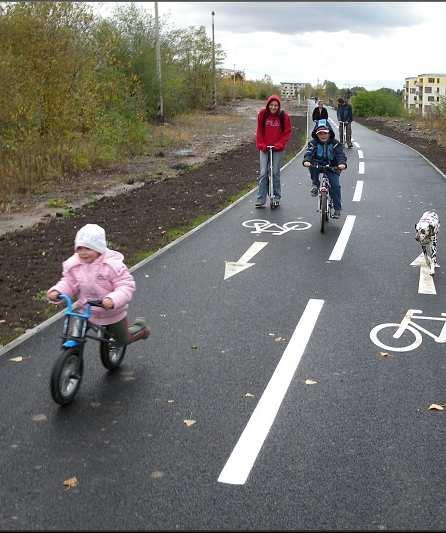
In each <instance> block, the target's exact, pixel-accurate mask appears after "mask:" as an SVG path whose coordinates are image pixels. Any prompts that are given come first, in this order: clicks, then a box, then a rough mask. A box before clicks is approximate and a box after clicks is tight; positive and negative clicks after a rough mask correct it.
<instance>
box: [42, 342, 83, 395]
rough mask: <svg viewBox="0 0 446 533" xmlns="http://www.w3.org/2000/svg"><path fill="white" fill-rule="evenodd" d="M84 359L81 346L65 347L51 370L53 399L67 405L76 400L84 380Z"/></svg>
mask: <svg viewBox="0 0 446 533" xmlns="http://www.w3.org/2000/svg"><path fill="white" fill-rule="evenodd" d="M83 373H84V361H83V358H82V355H81V352H80V348H79V347H76V348H64V349H63V350H62V352H61V353H60V355H59V356H58V358H57V359H56V362H55V363H54V367H53V371H52V372H51V382H50V390H51V396H52V397H53V400H54V401H55V402H56V403H58V404H59V405H67V404H69V403H71V402H72V401H73V400H74V397H75V396H76V394H77V392H78V390H79V387H80V385H81V381H82V375H83Z"/></svg>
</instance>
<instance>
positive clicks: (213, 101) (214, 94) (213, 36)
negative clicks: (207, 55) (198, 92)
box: [212, 11, 217, 109]
mask: <svg viewBox="0 0 446 533" xmlns="http://www.w3.org/2000/svg"><path fill="white" fill-rule="evenodd" d="M214 16H215V11H212V77H213V88H212V107H213V108H214V109H215V108H216V107H217V79H216V76H215V35H214Z"/></svg>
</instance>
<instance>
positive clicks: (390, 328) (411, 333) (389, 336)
mask: <svg viewBox="0 0 446 533" xmlns="http://www.w3.org/2000/svg"><path fill="white" fill-rule="evenodd" d="M400 325H401V324H395V323H388V324H378V325H377V326H375V327H374V328H373V329H372V330H371V331H370V340H371V341H372V342H373V343H374V344H376V346H378V347H379V348H382V349H383V350H390V351H391V352H410V351H411V350H415V348H418V346H420V344H421V342H422V341H423V337H422V335H421V333H420V332H419V331H418V330H417V329H415V328H414V327H413V326H410V325H407V326H406V329H405V330H404V332H403V334H402V335H401V337H400V339H401V342H400V344H402V346H390V345H389V344H385V342H394V343H395V344H398V340H400V339H395V338H394V337H393V335H394V334H395V333H396V331H397V330H398V328H399V327H400ZM384 330H387V331H384ZM378 333H380V337H381V339H384V341H385V342H383V340H381V339H380V338H379V337H378ZM413 337H414V338H415V339H414V340H412V338H413Z"/></svg>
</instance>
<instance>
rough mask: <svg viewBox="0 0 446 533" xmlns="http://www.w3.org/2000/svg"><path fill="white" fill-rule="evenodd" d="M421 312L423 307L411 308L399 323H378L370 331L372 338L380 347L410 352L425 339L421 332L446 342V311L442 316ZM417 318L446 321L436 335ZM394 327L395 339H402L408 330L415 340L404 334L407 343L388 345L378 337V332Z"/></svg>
mask: <svg viewBox="0 0 446 533" xmlns="http://www.w3.org/2000/svg"><path fill="white" fill-rule="evenodd" d="M421 313H423V311H422V310H421V309H409V310H408V311H407V313H406V314H405V315H404V317H403V319H402V320H401V322H400V323H399V324H396V323H387V324H378V325H377V326H375V327H374V328H373V329H372V330H371V331H370V340H371V341H372V342H373V343H374V344H376V345H377V346H379V347H380V348H383V349H384V350H390V351H394V352H409V351H411V350H415V348H418V346H420V344H421V343H422V341H423V338H422V335H421V333H424V334H425V335H428V336H429V337H431V338H432V339H434V341H435V342H437V343H440V344H442V343H445V342H446V313H441V317H436V316H419V315H420V314H421ZM416 315H418V316H416ZM415 319H417V320H438V321H441V322H444V324H443V327H442V328H441V331H440V334H439V335H435V334H434V333H431V332H430V331H428V330H427V329H426V328H423V327H422V326H420V324H417V323H416V322H415V321H414V320H415ZM394 328H396V331H395V333H394V334H393V335H392V338H393V339H400V338H401V337H403V335H404V334H405V333H406V332H410V333H412V335H413V336H414V337H415V340H414V341H413V342H410V339H408V338H407V337H408V335H404V342H406V345H405V346H399V347H398V346H397V347H395V346H388V345H387V344H385V343H384V342H382V341H381V340H380V339H379V338H378V333H379V332H380V331H383V330H385V329H390V330H393V329H394ZM420 332H421V333H420ZM407 343H409V344H407Z"/></svg>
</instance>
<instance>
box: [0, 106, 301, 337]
mask: <svg viewBox="0 0 446 533" xmlns="http://www.w3.org/2000/svg"><path fill="white" fill-rule="evenodd" d="M258 109H259V107H256V108H253V109H252V110H251V115H252V121H251V122H247V121H246V120H245V121H244V122H243V125H241V126H240V127H239V128H238V130H237V131H238V133H239V135H232V136H230V134H229V133H227V134H226V135H227V137H226V139H228V138H231V142H232V143H233V144H234V146H233V147H232V149H231V148H230V146H229V144H228V143H227V144H223V148H224V150H222V149H221V146H222V142H221V141H222V138H224V137H222V135H225V134H224V133H222V131H221V128H220V129H219V131H218V132H217V131H216V132H214V139H213V143H212V142H210V141H209V140H208V141H207V142H208V145H209V150H208V151H207V152H206V151H205V150H203V149H200V150H197V149H196V145H195V146H194V145H192V146H193V148H192V152H193V151H194V150H195V152H199V154H200V157H201V162H198V163H197V161H195V162H194V164H192V165H190V164H186V163H178V162H177V163H175V165H176V167H177V168H175V169H174V170H175V171H176V172H175V174H174V175H166V173H165V174H164V175H163V173H161V174H158V172H159V171H157V173H155V175H154V174H153V173H152V175H151V176H150V178H151V179H146V180H144V181H142V182H139V183H138V187H137V188H134V189H130V190H127V191H126V192H122V193H121V194H117V189H116V186H117V185H116V183H114V180H113V176H115V177H116V175H118V177H119V179H118V180H117V182H118V185H119V183H121V186H122V167H121V168H119V169H116V171H115V174H114V171H113V169H107V171H106V174H107V176H108V181H109V187H110V188H113V190H114V193H113V195H112V196H104V197H102V198H99V199H96V200H95V201H92V202H91V201H90V202H89V203H85V204H83V205H82V206H80V207H78V208H76V209H72V210H70V211H66V210H63V209H59V211H57V210H56V212H57V213H59V215H60V216H49V215H50V213H46V214H47V215H48V216H45V214H43V215H42V213H44V211H45V208H44V207H42V205H41V202H39V201H37V200H39V199H38V198H37V199H34V202H32V200H33V199H32V198H29V199H28V200H27V202H28V207H29V211H30V212H31V211H36V209H37V208H38V209H39V210H40V211H39V216H40V220H41V221H40V222H39V223H37V224H35V225H32V226H30V227H24V228H23V229H20V228H19V229H16V230H14V231H7V232H4V233H3V234H2V235H0V301H1V302H2V306H1V310H0V345H2V344H5V343H7V342H9V341H11V340H12V339H14V338H16V337H17V336H19V335H20V334H22V333H24V332H25V331H26V330H27V329H30V328H32V327H34V326H36V325H37V324H39V323H41V322H42V321H43V320H45V319H46V318H48V317H49V316H51V315H52V314H53V313H54V312H56V311H59V309H55V307H54V306H52V305H50V304H48V302H47V301H46V297H45V294H46V290H47V289H48V288H49V287H50V286H51V285H52V284H53V283H54V282H55V281H57V280H58V279H59V278H60V275H61V267H62V262H63V261H64V260H65V259H66V258H67V257H69V256H70V255H71V254H72V253H73V242H74V236H75V234H76V231H77V230H78V229H79V228H80V227H81V226H82V225H84V224H86V223H87V222H89V223H96V224H99V225H101V226H103V227H104V228H105V229H106V233H107V239H108V245H109V247H110V248H113V249H117V250H119V251H120V252H122V253H123V254H124V256H125V260H126V264H127V265H128V266H129V267H130V266H132V265H134V264H136V263H137V262H138V261H140V260H141V259H143V258H144V257H146V256H148V255H150V253H153V252H154V251H156V250H158V249H159V248H161V247H163V246H165V245H166V244H167V243H168V242H170V241H171V240H172V239H174V238H175V237H176V236H178V235H179V234H181V232H184V231H185V230H186V229H189V228H190V227H192V225H194V224H196V223H197V217H200V219H199V221H202V220H204V219H205V218H207V217H208V216H210V215H212V214H214V213H216V212H218V211H220V210H221V209H222V208H223V207H225V206H226V205H228V203H230V202H231V201H233V200H234V198H235V197H237V195H240V193H242V192H245V191H247V190H249V189H252V188H253V187H255V185H256V181H255V180H256V175H257V173H258V151H257V150H256V148H255V144H254V142H253V136H254V132H255V117H256V113H257V111H258ZM304 111H305V110H301V111H300V113H301V114H300V115H291V119H292V124H293V133H292V138H291V140H290V142H289V144H288V146H287V150H286V152H285V160H286V159H288V158H290V157H292V155H294V154H295V153H296V152H298V151H299V150H300V148H301V147H302V145H303V144H304V142H305V139H306V115H305V112H304ZM223 127H224V128H229V126H228V124H223ZM244 129H246V132H245V133H249V135H248V139H246V137H247V136H246V134H245V137H244V139H243V138H240V132H241V131H244ZM224 131H227V130H224ZM217 145H218V146H219V147H220V151H218V150H215V149H213V147H215V146H217ZM186 157H190V155H189V156H187V155H186ZM184 160H185V159H184V158H183V161H184ZM203 161H204V163H203ZM128 165H129V166H131V165H132V162H129V163H128ZM138 165H139V168H140V169H142V171H144V168H143V162H142V160H141V159H140V160H139V162H138ZM147 166H148V167H149V168H153V167H150V161H149V159H148V160H147ZM145 171H146V172H147V169H146V170H145ZM104 174H105V172H104V171H102V175H104ZM98 176H99V178H100V176H101V171H98V172H97V173H96V179H98ZM134 176H135V173H131V172H130V173H129V174H127V178H126V179H127V180H129V179H130V178H132V179H131V180H130V181H133V180H134ZM81 179H83V180H85V187H86V188H88V187H89V186H90V185H91V183H92V182H93V181H94V176H93V175H92V173H90V174H89V175H88V176H87V175H85V176H78V177H77V180H81ZM115 181H116V180H115ZM76 184H77V187H76V190H77V191H78V194H77V196H76V194H75V191H74V190H70V191H69V190H68V189H69V188H70V187H69V185H68V182H67V190H66V191H62V192H64V193H65V194H64V197H71V198H73V199H77V201H79V200H80V198H79V190H80V187H79V186H80V185H81V183H79V182H76ZM102 185H103V184H102ZM53 197H54V193H53ZM19 207H20V208H21V209H19ZM25 207H26V205H25V202H23V201H22V203H21V204H19V203H17V205H16V207H15V210H16V213H15V215H16V216H15V217H12V216H11V214H10V216H9V218H10V219H11V220H12V219H13V220H14V221H15V223H16V224H17V223H18V222H17V221H20V218H17V216H18V215H20V214H22V215H23V219H22V220H25V219H26V216H25V215H26V214H27V211H26V209H25ZM42 209H43V211H42ZM47 211H48V209H47ZM12 214H14V213H12ZM52 215H54V213H52ZM4 231H5V225H4Z"/></svg>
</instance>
